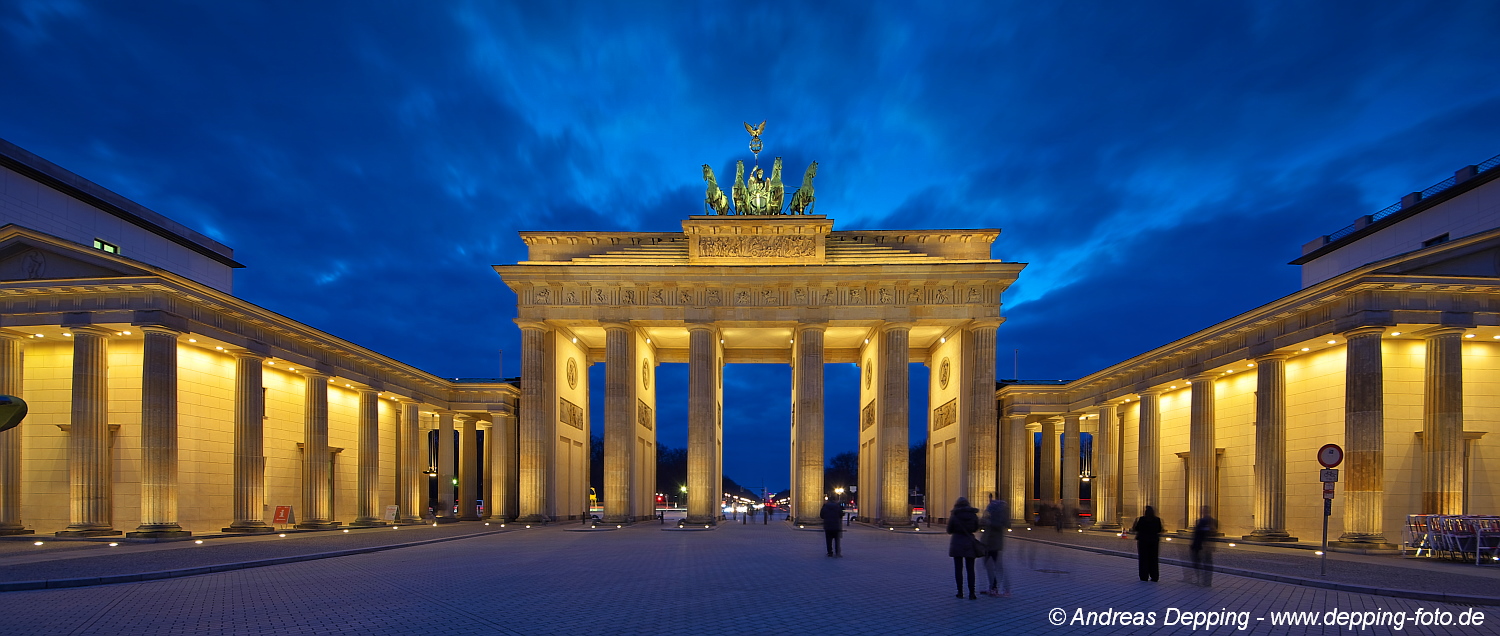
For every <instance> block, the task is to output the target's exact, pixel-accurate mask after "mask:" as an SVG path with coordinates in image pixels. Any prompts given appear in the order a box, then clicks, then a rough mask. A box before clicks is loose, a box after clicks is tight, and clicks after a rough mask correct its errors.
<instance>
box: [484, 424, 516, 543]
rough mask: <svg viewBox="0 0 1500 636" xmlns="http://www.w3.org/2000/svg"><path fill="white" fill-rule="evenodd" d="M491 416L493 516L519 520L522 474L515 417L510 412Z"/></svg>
mask: <svg viewBox="0 0 1500 636" xmlns="http://www.w3.org/2000/svg"><path fill="white" fill-rule="evenodd" d="M490 415H491V416H492V417H493V418H494V419H493V420H492V421H493V422H494V425H493V426H491V427H490V436H491V441H490V445H491V447H492V448H493V449H494V454H493V455H492V456H491V457H493V458H494V459H493V463H491V464H490V467H491V470H490V480H491V481H492V482H493V483H494V484H495V485H494V487H493V488H492V489H491V492H492V493H493V497H494V498H495V504H494V508H495V514H494V516H495V517H498V518H499V519H500V520H501V521H510V520H513V519H515V518H516V516H517V514H518V513H517V511H518V510H519V507H518V506H519V501H520V498H519V494H520V492H519V491H518V490H517V489H516V484H517V480H518V477H519V471H520V463H519V456H518V453H519V451H518V450H517V437H516V435H517V432H516V416H515V414H513V413H511V412H509V411H505V412H500V411H495V412H492V413H491V414H490Z"/></svg>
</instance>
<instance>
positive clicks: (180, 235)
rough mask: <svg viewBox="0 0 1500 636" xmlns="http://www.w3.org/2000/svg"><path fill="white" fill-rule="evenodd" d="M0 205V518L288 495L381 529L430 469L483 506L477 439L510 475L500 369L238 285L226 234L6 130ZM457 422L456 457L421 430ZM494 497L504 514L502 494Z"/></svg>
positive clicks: (313, 510) (140, 517)
mask: <svg viewBox="0 0 1500 636" xmlns="http://www.w3.org/2000/svg"><path fill="white" fill-rule="evenodd" d="M0 219H3V220H4V223H0V391H3V392H4V393H6V394H11V395H19V396H21V397H22V398H24V399H25V400H26V401H27V402H28V403H29V405H30V414H29V415H28V416H27V418H26V420H25V421H24V422H23V423H22V425H21V426H19V427H17V428H14V429H11V430H9V431H5V432H4V433H0V534H16V533H30V532H58V533H60V534H63V535H73V536H95V535H101V536H107V535H114V534H120V533H122V532H126V533H130V534H132V535H134V536H140V537H177V536H184V535H185V534H187V533H189V532H200V533H201V532H218V531H221V529H229V530H230V531H239V532H261V531H268V530H269V529H270V528H269V526H268V523H269V522H270V521H271V519H270V518H269V515H268V514H267V510H266V507H267V506H281V505H286V506H292V507H293V508H294V510H295V514H296V521H298V522H299V523H300V524H302V525H303V526H304V527H315V528H316V527H334V526H335V525H336V524H339V523H343V524H351V523H352V524H355V525H374V524H381V523H384V522H385V517H386V515H385V514H384V513H385V510H386V507H387V506H391V505H395V506H398V507H399V508H398V513H397V515H396V517H395V519H396V520H397V521H402V522H411V521H415V520H416V518H417V517H418V516H420V515H422V514H424V513H425V512H426V510H427V507H428V504H429V503H430V502H429V498H430V497H429V480H434V479H436V480H441V483H450V480H451V479H459V480H460V482H461V483H462V484H463V485H464V487H463V488H462V489H461V493H462V494H461V495H460V497H459V501H457V502H455V501H454V497H453V495H452V494H451V492H452V491H451V490H450V489H442V488H439V489H437V490H438V492H439V493H441V494H440V498H441V499H442V500H443V503H441V504H439V506H438V508H439V510H448V509H451V507H452V505H453V504H455V503H457V504H459V507H460V509H461V510H466V511H472V510H473V509H474V504H475V499H476V498H477V497H479V496H481V494H482V493H479V492H478V490H477V488H475V486H476V485H477V484H478V483H479V481H480V480H479V475H478V474H476V473H475V471H476V470H478V468H477V467H478V466H479V465H480V462H479V461H477V460H478V453H480V452H483V453H485V458H484V459H485V460H486V461H484V462H483V466H485V467H486V469H487V470H488V471H489V474H488V475H486V477H487V479H486V480H485V481H487V482H488V484H489V485H490V488H491V490H493V491H495V492H497V493H507V491H508V490H509V489H511V488H513V484H515V483H516V478H515V472H516V470H517V463H518V462H517V457H516V452H517V451H516V446H515V435H516V417H515V415H516V398H517V395H518V393H519V391H518V390H517V389H516V387H514V386H513V385H511V384H506V383H503V382H501V381H498V380H483V381H453V380H451V379H446V378H440V377H437V376H434V375H432V374H430V373H427V372H424V371H421V370H419V369H416V368H413V367H411V366H409V365H406V364H402V363H400V362H397V361H395V360H392V359H390V358H388V357H385V356H382V355H380V354H378V353H375V352H373V351H370V350H368V349H364V348H362V347H359V346H357V345H354V344H352V343H349V342H346V341H344V340H341V339H339V338H337V337H334V336H332V335H329V334H327V333H324V332H321V331H318V330H316V329H313V328H310V327H308V326H306V325H302V324H300V323H297V322H295V321H293V320H290V319H288V318H286V317H283V316H279V315H277V314H274V313H272V312H269V311H266V310H265V309H262V308H260V307H257V306H255V305H253V304H251V303H247V302H245V301H243V300H240V299H238V298H235V297H234V296H232V295H230V294H229V293H228V290H229V289H230V284H231V280H232V276H231V275H232V270H233V268H235V267H239V264H238V263H236V262H235V261H234V260H233V253H232V252H231V251H230V250H229V249H228V248H226V247H224V246H222V245H220V244H218V243H216V242H214V241H212V240H211V239H208V238H206V237H203V236H201V235H199V234H197V233H194V232H192V231H190V230H187V229H186V228H182V227H181V226H179V225H177V224H176V223H173V222H171V221H170V220H169V219H166V218H164V217H161V216H160V215H158V214H156V213H154V212H152V211H150V210H147V209H145V208H143V207H141V206H139V205H137V204H135V203H132V202H130V201H128V200H126V199H124V198H123V197H119V196H118V195H115V194H114V193H111V192H109V191H107V190H104V189H103V188H100V187H99V186H97V185H94V184H92V183H89V182H88V181H86V180H84V179H82V178H80V177H78V176H77V175H73V174H71V173H68V172H67V171H65V170H62V169H61V168H58V167H57V166H55V165H52V164H50V163H48V162H46V161H45V160H42V159H40V158H38V157H35V156H34V155H31V154H30V153H26V152H25V151H24V150H21V149H19V148H16V147H15V146H12V145H10V144H8V143H4V142H0ZM38 227H40V228H42V229H37V228H38ZM96 241H97V242H96ZM454 418H457V419H458V420H459V421H461V422H463V423H464V424H463V427H462V429H461V435H460V437H461V440H462V441H461V442H459V443H460V444H461V445H462V449H463V456H462V460H463V461H461V462H459V463H458V464H459V465H458V466H457V467H455V466H453V465H452V464H453V462H451V461H448V462H443V461H433V460H432V459H430V458H432V457H438V458H446V457H451V456H452V454H453V453H454V442H453V441H452V440H453V436H451V435H450V436H448V437H446V438H443V439H446V440H449V441H448V443H447V444H441V443H440V444H439V445H440V446H442V448H434V447H432V445H431V444H429V441H428V440H429V438H430V437H432V436H429V435H428V434H427V431H428V430H431V429H434V428H437V427H438V426H439V425H440V423H442V422H451V421H452V420H453V419H454ZM480 431H483V432H484V433H485V438H486V439H487V440H488V442H487V443H486V444H485V445H484V446H483V448H481V447H479V446H477V445H475V444H474V441H475V440H476V439H477V438H478V437H479V434H478V433H479V432H480ZM440 451H441V452H440ZM437 464H443V466H442V468H443V469H446V471H447V472H443V474H441V475H437V476H436V477H431V476H429V475H427V474H425V473H428V472H429V469H430V468H438V466H437ZM455 471H456V474H454V473H455ZM433 472H442V471H440V470H439V471H433ZM487 503H488V504H489V505H488V506H487V507H486V510H485V511H484V514H485V515H496V516H510V517H514V516H515V514H516V513H515V505H516V499H515V498H514V497H513V496H511V497H508V498H507V497H504V496H501V497H499V498H498V499H497V500H496V501H488V502H487ZM449 516H452V515H451V513H449Z"/></svg>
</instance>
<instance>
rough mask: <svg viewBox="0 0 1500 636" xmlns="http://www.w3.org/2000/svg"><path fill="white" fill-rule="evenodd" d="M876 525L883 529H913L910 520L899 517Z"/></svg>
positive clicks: (882, 520) (883, 520) (881, 521)
mask: <svg viewBox="0 0 1500 636" xmlns="http://www.w3.org/2000/svg"><path fill="white" fill-rule="evenodd" d="M945 523H946V522H945ZM875 525H878V526H880V527H882V528H910V527H912V522H911V519H910V518H900V517H897V518H895V519H881V520H880V523H878V524H875Z"/></svg>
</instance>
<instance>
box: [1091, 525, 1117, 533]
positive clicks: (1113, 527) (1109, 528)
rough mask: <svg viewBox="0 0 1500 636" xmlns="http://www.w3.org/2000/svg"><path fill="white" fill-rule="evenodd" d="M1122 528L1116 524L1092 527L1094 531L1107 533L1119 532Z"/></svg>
mask: <svg viewBox="0 0 1500 636" xmlns="http://www.w3.org/2000/svg"><path fill="white" fill-rule="evenodd" d="M1123 528H1124V526H1121V525H1120V524H1118V523H1101V524H1099V525H1097V526H1094V529H1095V530H1105V531H1109V532H1119V531H1120V530H1121V529H1123Z"/></svg>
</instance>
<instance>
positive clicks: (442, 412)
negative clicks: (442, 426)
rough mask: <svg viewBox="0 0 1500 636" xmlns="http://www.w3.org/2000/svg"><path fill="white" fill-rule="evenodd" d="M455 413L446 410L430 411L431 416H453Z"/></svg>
mask: <svg viewBox="0 0 1500 636" xmlns="http://www.w3.org/2000/svg"><path fill="white" fill-rule="evenodd" d="M457 413H458V411H450V410H448V409H436V408H435V409H432V414H433V415H455V414H457Z"/></svg>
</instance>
